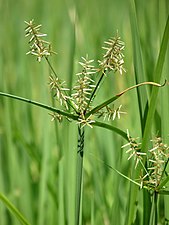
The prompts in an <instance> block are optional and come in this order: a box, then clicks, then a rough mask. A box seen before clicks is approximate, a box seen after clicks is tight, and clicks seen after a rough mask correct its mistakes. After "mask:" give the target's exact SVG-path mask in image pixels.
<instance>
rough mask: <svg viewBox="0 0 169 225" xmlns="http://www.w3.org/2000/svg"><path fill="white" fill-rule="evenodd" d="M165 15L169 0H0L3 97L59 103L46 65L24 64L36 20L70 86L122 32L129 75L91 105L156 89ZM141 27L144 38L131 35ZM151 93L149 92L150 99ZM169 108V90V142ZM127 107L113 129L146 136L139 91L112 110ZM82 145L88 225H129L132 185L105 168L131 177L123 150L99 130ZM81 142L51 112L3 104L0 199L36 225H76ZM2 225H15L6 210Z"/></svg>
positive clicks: (109, 82) (112, 82)
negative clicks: (85, 62) (152, 84)
mask: <svg viewBox="0 0 169 225" xmlns="http://www.w3.org/2000/svg"><path fill="white" fill-rule="evenodd" d="M134 3H135V4H134ZM133 5H135V9H133V8H132V6H133ZM168 12H169V2H168V0H162V1H159V0H149V1H146V0H143V1H139V0H135V1H132V0H131V1H130V0H118V1H117V0H104V1H103V0H97V1H96V0H86V1H82V0H79V1H77V0H57V1H54V0H48V1H44V0H36V1H33V0H29V1H26V0H16V1H12V0H5V1H3V0H0V91H1V92H7V93H10V94H14V95H18V96H22V97H25V98H29V99H32V100H35V101H39V102H42V103H45V104H49V105H52V104H53V103H52V102H53V100H52V97H51V94H50V90H49V85H48V83H49V79H48V77H49V75H50V71H49V68H48V65H47V64H46V62H45V60H44V61H43V60H42V62H41V63H38V62H37V61H36V59H35V57H33V56H30V55H26V52H28V51H29V45H28V39H26V38H25V37H24V36H25V33H24V29H25V23H24V21H30V20H31V19H34V21H35V23H36V24H42V29H41V31H42V32H43V33H46V34H47V35H48V36H47V38H46V40H47V41H50V42H51V43H52V46H53V50H54V51H56V52H57V55H56V56H53V57H52V58H51V62H52V64H53V66H54V68H55V70H56V72H57V74H58V76H59V77H60V78H61V79H62V80H66V83H67V85H68V86H69V87H70V86H71V85H72V84H74V83H75V80H76V73H77V72H80V70H81V68H80V66H79V64H78V62H79V61H81V57H85V56H86V55H88V56H89V59H94V60H95V62H96V63H97V61H98V60H99V59H101V58H102V56H103V54H104V50H103V49H102V46H104V41H106V40H108V39H109V38H110V37H113V36H116V33H117V31H118V34H119V36H120V37H121V39H122V40H123V41H124V42H125V52H124V54H125V65H124V67H125V68H126V74H124V75H120V74H118V73H116V74H113V73H111V74H110V75H109V76H108V77H107V78H106V79H105V81H104V83H103V86H102V87H101V89H100V91H99V93H98V97H97V98H96V102H95V103H94V104H97V103H99V102H100V103H101V102H102V101H104V100H106V99H108V98H109V97H111V96H113V95H115V94H117V93H119V92H121V91H122V90H124V89H126V88H127V87H129V86H132V85H134V84H136V83H137V82H143V81H153V72H154V68H155V65H156V62H157V57H158V53H159V49H160V43H161V39H162V35H163V32H164V28H165V23H166V20H167V15H168ZM135 23H137V30H135V32H136V33H137V35H138V36H137V35H135V36H134V33H132V32H133V31H132V28H133V26H135V25H134V24H135ZM133 29H135V28H133ZM136 43H137V44H136ZM138 43H139V44H138ZM168 57H169V53H167V59H166V63H165V65H164V70H163V80H162V81H161V82H162V83H163V82H164V79H165V78H168V69H169V68H168V63H167V61H168V59H169V58H168ZM136 77H137V79H136ZM150 90H151V89H150V88H149V89H144V88H143V89H142V91H143V92H145V96H146V98H147V99H148V98H149V94H150ZM162 98H163V99H164V98H165V102H164V101H162ZM166 99H168V91H166V90H161V92H160V97H159V105H158V113H157V117H156V120H157V121H158V127H157V126H156V125H155V128H154V132H155V134H156V132H157V133H158V132H160V133H161V134H162V136H163V138H164V139H165V140H166V142H167V141H168V139H167V135H168V131H167V124H168V123H167V122H169V121H168V118H169V117H167V115H168V101H166ZM160 103H161V104H162V106H160ZM121 104H122V111H125V112H127V114H124V115H122V116H121V119H120V120H118V119H116V120H115V121H112V122H109V123H110V124H112V125H113V126H117V127H118V128H120V129H122V130H123V131H125V132H126V130H127V129H129V131H130V133H131V135H132V136H133V137H141V126H140V117H139V109H138V101H137V93H136V90H132V91H131V92H128V93H127V94H126V95H125V96H124V97H121V98H120V99H119V100H118V101H117V102H115V107H118V106H119V105H121ZM163 108H165V114H164V111H163ZM162 124H163V125H164V126H162ZM165 124H166V125H165ZM156 127H157V129H156ZM161 127H163V128H161ZM85 137H86V139H85V162H84V168H85V170H84V190H83V192H84V199H83V212H82V217H83V224H124V223H125V216H126V214H125V213H126V208H127V202H128V190H129V182H128V181H127V180H125V179H124V178H123V177H120V176H119V175H118V174H117V173H115V172H114V171H113V170H111V169H110V168H108V167H107V166H106V165H105V163H106V164H108V165H110V166H111V167H113V168H116V169H118V170H120V171H121V172H122V173H124V174H126V175H129V174H130V173H131V169H130V168H131V165H130V164H131V163H130V161H127V156H126V154H125V150H122V149H121V146H122V145H123V144H125V143H126V141H125V140H124V139H122V137H120V136H118V135H117V134H114V133H113V132H111V131H108V130H104V129H102V128H97V127H95V128H93V129H90V128H87V129H86V136H85ZM76 142H77V125H76V123H75V122H72V123H69V122H68V121H67V120H65V121H63V123H61V124H59V123H58V122H57V121H55V122H51V116H50V115H49V114H48V111H46V110H43V109H41V108H38V107H36V106H31V105H28V104H26V103H22V102H19V101H16V100H12V99H7V98H5V97H2V96H0V192H2V193H3V194H5V195H6V196H7V197H8V198H9V199H10V201H11V202H13V203H14V205H15V206H16V207H17V208H18V209H19V210H20V211H21V212H22V213H23V214H24V215H25V217H26V218H27V220H28V221H29V222H30V223H31V224H38V225H43V224H60V225H62V224H70V225H72V224H74V214H75V210H74V198H75V195H76V194H75V186H74V181H75V167H76ZM103 161H104V162H103ZM117 215H118V216H117ZM0 224H2V225H9V224H10V225H13V224H18V221H17V219H16V218H15V217H14V216H12V215H11V214H10V213H9V211H8V210H7V209H6V207H5V205H4V204H3V203H2V202H0Z"/></svg>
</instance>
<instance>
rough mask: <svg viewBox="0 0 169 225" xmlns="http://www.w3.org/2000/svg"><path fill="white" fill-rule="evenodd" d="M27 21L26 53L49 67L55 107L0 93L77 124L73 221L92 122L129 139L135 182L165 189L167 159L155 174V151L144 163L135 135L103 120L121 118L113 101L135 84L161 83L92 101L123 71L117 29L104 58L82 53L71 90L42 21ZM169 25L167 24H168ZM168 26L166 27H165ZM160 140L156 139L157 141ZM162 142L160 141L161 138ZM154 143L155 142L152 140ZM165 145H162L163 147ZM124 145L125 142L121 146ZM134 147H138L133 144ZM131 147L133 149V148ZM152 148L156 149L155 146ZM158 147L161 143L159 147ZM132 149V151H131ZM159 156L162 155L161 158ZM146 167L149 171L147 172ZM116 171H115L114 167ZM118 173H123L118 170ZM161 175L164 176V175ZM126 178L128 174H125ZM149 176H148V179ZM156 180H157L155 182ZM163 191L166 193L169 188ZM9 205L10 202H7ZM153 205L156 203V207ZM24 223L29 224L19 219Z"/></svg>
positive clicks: (156, 190) (157, 190)
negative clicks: (55, 61)
mask: <svg viewBox="0 0 169 225" xmlns="http://www.w3.org/2000/svg"><path fill="white" fill-rule="evenodd" d="M25 23H26V28H25V36H26V37H28V38H29V41H28V42H29V46H30V49H29V51H28V52H27V54H28V55H33V56H34V57H35V58H36V59H37V61H38V62H39V63H40V62H41V61H42V60H43V59H44V60H45V61H46V62H47V64H48V66H49V68H50V75H49V82H48V83H49V87H50V89H51V93H52V96H53V97H54V98H55V99H56V101H57V105H58V107H53V106H49V105H45V104H42V103H40V102H35V101H33V100H29V99H25V98H22V97H19V96H15V95H11V94H7V93H2V92H1V93H0V95H1V96H6V97H10V98H13V99H17V100H19V101H23V102H27V103H29V104H33V105H36V106H38V107H41V108H44V109H47V110H48V111H50V114H51V115H52V119H53V120H58V121H59V122H62V120H63V119H64V118H65V119H67V120H68V121H70V122H71V121H75V122H76V124H77V134H78V143H77V168H76V200H75V202H76V204H75V205H76V215H75V217H76V218H75V224H76V225H79V224H80V215H81V212H82V209H81V200H82V198H83V194H82V186H83V159H84V153H85V151H84V150H85V130H86V128H87V127H89V128H91V129H92V128H93V127H95V126H98V127H102V128H105V129H109V130H111V131H113V132H116V133H117V134H119V135H121V137H123V138H124V139H126V140H128V141H129V144H130V145H131V146H132V147H131V148H130V149H129V150H128V151H127V152H130V154H131V155H130V156H129V158H132V156H135V157H136V166H137V165H138V164H139V163H140V162H141V165H142V167H143V170H140V171H142V172H143V176H141V180H140V182H139V183H138V182H135V181H134V180H133V181H132V182H134V183H135V184H138V185H139V187H140V188H147V189H148V190H150V191H151V190H153V191H154V196H156V193H160V192H164V190H163V189H164V186H165V184H166V183H167V182H168V177H167V175H166V174H165V169H166V167H167V165H168V161H167V160H165V161H164V166H163V167H162V168H161V167H160V172H161V175H160V177H158V178H157V177H155V174H154V173H155V172H153V169H154V167H153V164H154V163H155V160H157V159H156V158H155V155H154V154H155V153H154V152H155V151H154V148H152V149H151V150H150V151H149V152H150V153H151V154H152V155H153V156H152V157H154V158H153V159H152V161H151V159H148V161H147V162H149V164H150V165H149V167H146V166H145V161H144V160H143V161H142V160H141V159H142V158H141V157H142V154H143V155H145V153H141V148H138V146H139V144H135V143H136V141H135V139H132V138H131V137H130V135H129V133H128V132H127V133H126V132H124V131H122V130H120V129H119V128H117V127H114V126H112V125H110V124H109V123H105V120H107V121H110V120H115V119H116V118H120V116H121V114H123V113H124V112H123V111H122V110H121V107H122V105H120V106H119V107H118V108H114V105H113V103H114V102H115V101H116V100H117V99H119V98H120V97H121V96H123V95H124V94H125V93H127V92H128V91H130V90H132V89H134V88H138V87H139V86H143V85H151V86H153V87H154V88H158V87H162V86H164V85H161V84H159V83H158V82H159V80H158V82H150V81H149V82H143V83H138V84H136V85H134V86H132V87H129V88H127V89H125V90H123V91H121V92H120V93H118V94H116V95H114V96H112V97H111V98H109V99H107V100H105V101H103V102H100V103H99V104H98V105H96V106H95V105H94V101H95V98H97V93H98V90H99V89H102V88H103V87H104V85H103V81H104V79H107V77H108V76H110V74H111V73H119V74H120V75H123V74H124V73H126V70H125V68H124V48H125V44H124V42H123V41H122V40H121V38H120V36H119V34H118V32H117V34H116V36H115V37H113V38H110V39H109V40H108V41H105V43H104V47H103V49H104V55H103V58H102V59H100V60H99V61H98V63H97V66H94V60H93V59H89V57H88V56H86V57H82V61H81V62H80V63H79V64H80V66H81V71H80V72H79V73H77V74H76V78H77V79H76V83H75V85H74V86H73V88H72V89H71V90H70V89H69V87H67V86H66V82H65V81H63V80H61V79H60V77H59V76H58V74H57V72H56V70H55V68H54V67H53V65H52V63H51V61H50V57H51V55H54V54H55V52H54V51H53V49H52V45H51V43H50V42H48V41H46V40H45V37H46V36H47V35H46V34H44V33H42V32H41V25H36V24H35V23H34V20H30V21H29V22H25ZM168 27H169V25H168ZM167 29H168V28H167ZM100 118H103V122H101V121H100ZM158 143H159V142H158ZM160 143H161V142H160ZM155 145H156V142H155ZM164 146H165V145H163V147H164ZM123 147H125V146H123ZM136 147H137V148H136ZM133 148H134V149H133ZM155 149H158V147H157V148H155ZM160 149H161V147H160ZM165 149H166V150H167V151H168V147H167V146H165ZM131 151H133V152H131ZM167 156H168V153H166V154H165V157H167ZM160 160H161V159H160ZM148 169H149V170H150V171H151V172H149V171H148ZM116 172H118V171H116ZM118 173H119V174H120V175H122V176H123V174H121V173H120V172H118ZM163 176H166V178H165V179H163ZM127 179H129V178H127ZM148 179H149V180H148ZM155 182H157V183H155ZM165 193H168V191H167V192H166V191H165ZM0 199H1V200H2V201H3V202H4V203H5V204H6V202H7V201H4V199H5V198H1V195H0ZM154 199H155V200H154V204H156V198H155V197H154ZM8 207H9V208H10V204H8ZM155 209H156V207H155ZM12 212H13V213H14V214H15V215H16V216H18V215H17V214H18V211H17V210H15V211H14V210H13V211H12ZM153 215H155V221H156V213H155V214H153V213H152V220H153ZM21 218H22V217H21ZM22 223H23V224H28V223H27V222H24V219H23V220H22Z"/></svg>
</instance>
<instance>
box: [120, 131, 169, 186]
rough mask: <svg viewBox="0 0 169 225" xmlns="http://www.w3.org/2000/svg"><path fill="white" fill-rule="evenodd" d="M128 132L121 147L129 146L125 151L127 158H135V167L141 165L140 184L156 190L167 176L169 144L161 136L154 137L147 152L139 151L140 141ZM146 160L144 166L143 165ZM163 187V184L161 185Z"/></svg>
mask: <svg viewBox="0 0 169 225" xmlns="http://www.w3.org/2000/svg"><path fill="white" fill-rule="evenodd" d="M127 134H128V143H127V144H125V145H123V146H122V148H126V147H128V146H129V149H127V150H126V153H127V154H129V157H128V160H129V159H131V158H133V159H134V160H135V168H136V167H137V166H138V164H140V165H141V168H142V169H141V174H140V179H139V180H140V186H141V187H147V188H148V189H150V190H158V187H160V185H161V184H162V182H163V181H164V180H165V179H166V177H167V176H168V174H167V172H166V169H167V166H168V162H169V146H168V145H167V144H164V143H163V141H162V138H161V137H155V138H154V139H153V140H151V142H152V148H151V149H149V150H148V151H147V152H141V143H140V142H137V140H138V138H131V137H130V135H129V132H128V131H127ZM145 162H146V167H145V166H144V165H145ZM161 188H162V189H165V188H166V187H165V186H162V187H161Z"/></svg>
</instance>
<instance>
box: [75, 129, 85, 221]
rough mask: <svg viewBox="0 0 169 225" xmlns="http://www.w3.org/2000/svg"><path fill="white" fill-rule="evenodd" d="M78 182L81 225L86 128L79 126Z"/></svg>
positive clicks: (77, 193)
mask: <svg viewBox="0 0 169 225" xmlns="http://www.w3.org/2000/svg"><path fill="white" fill-rule="evenodd" d="M77 149H78V151H77V168H76V171H77V174H76V177H77V181H76V225H79V224H80V213H81V198H82V182H83V155H84V127H81V126H80V125H79V126H78V146H77Z"/></svg>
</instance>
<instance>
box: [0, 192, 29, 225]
mask: <svg viewBox="0 0 169 225" xmlns="http://www.w3.org/2000/svg"><path fill="white" fill-rule="evenodd" d="M0 200H1V201H2V202H3V203H4V204H5V205H6V207H7V208H8V209H9V210H10V211H11V212H12V214H14V215H15V216H16V217H17V218H18V220H19V221H20V222H21V223H22V224H23V225H30V223H29V222H28V221H27V220H26V218H25V217H24V216H23V215H22V214H21V212H19V210H18V209H17V208H16V207H15V206H14V205H13V204H12V203H11V202H10V201H9V200H8V199H7V198H6V197H5V196H4V195H3V194H2V193H0Z"/></svg>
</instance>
